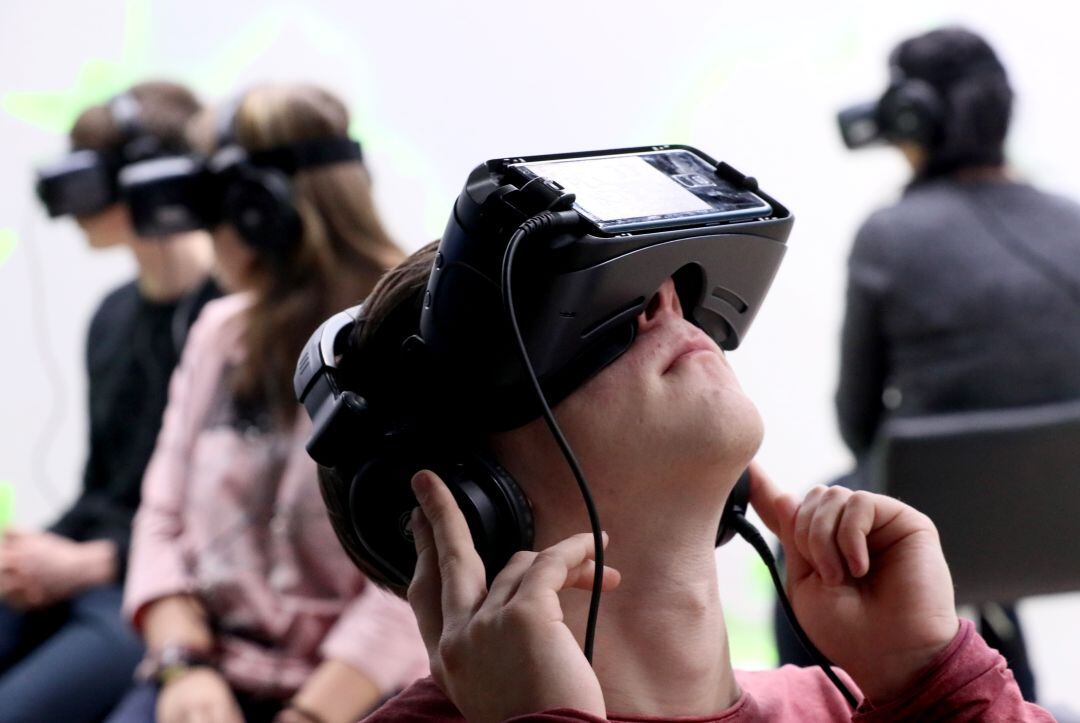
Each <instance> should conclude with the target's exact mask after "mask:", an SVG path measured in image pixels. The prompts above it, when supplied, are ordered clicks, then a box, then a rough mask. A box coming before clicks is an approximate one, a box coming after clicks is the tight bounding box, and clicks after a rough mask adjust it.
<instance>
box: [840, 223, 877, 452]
mask: <svg viewBox="0 0 1080 723" xmlns="http://www.w3.org/2000/svg"><path fill="white" fill-rule="evenodd" d="M882 233H883V230H882V229H881V228H880V224H877V223H874V222H873V221H872V220H871V221H868V222H867V223H866V224H865V225H864V226H863V227H862V229H860V230H859V233H858V235H857V236H856V239H855V245H854V247H853V248H852V252H851V257H850V259H849V260H848V282H847V283H848V286H847V302H846V306H845V309H844V324H843V328H842V330H841V333H840V380H839V385H838V387H837V391H836V414H837V419H838V421H839V424H840V436H841V437H843V439H844V443H845V444H846V445H847V446H848V448H849V449H850V450H851V451H852V453H853V454H855V456H856V457H859V456H861V455H862V454H863V453H864V452H866V451H867V450H868V449H869V448H870V445H871V444H872V442H873V440H874V435H875V434H877V431H878V426H879V425H880V423H881V418H882V415H883V413H884V411H885V410H884V405H883V404H882V398H881V397H882V392H883V391H884V388H885V383H886V379H887V377H888V350H887V345H886V338H885V334H884V327H883V325H884V321H883V319H882V312H881V305H882V296H883V294H884V291H885V287H886V285H887V283H888V280H887V269H885V268H884V262H883V260H882V258H881V255H880V254H879V253H878V252H877V247H878V246H879V245H881V244H882V243H883V241H882V239H881V238H880V235H881V234H882Z"/></svg>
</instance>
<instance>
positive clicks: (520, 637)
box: [409, 471, 619, 723]
mask: <svg viewBox="0 0 1080 723" xmlns="http://www.w3.org/2000/svg"><path fill="white" fill-rule="evenodd" d="M413 491H414V492H415V493H416V497H417V499H418V500H419V501H420V509H417V510H415V511H414V513H413V517H412V531H413V536H414V539H415V542H416V551H417V556H418V559H417V563H416V573H415V574H414V575H413V580H412V584H411V585H410V586H409V602H410V604H411V605H412V607H413V610H414V611H415V612H416V618H417V622H418V623H419V625H420V633H421V635H422V636H423V638H424V643H425V644H426V645H427V650H428V657H429V659H430V662H431V674H432V677H433V678H434V680H435V682H436V683H437V684H438V685H439V687H440V688H441V689H442V690H443V692H444V693H446V695H447V696H448V697H449V698H450V700H451V701H453V703H454V705H456V706H457V708H458V710H460V711H461V713H462V714H463V715H464V716H465V718H466V719H467V720H469V721H470V722H471V723H487V722H489V721H491V722H494V721H502V720H505V719H507V718H510V717H513V716H515V715H521V714H525V713H533V712H539V711H543V710H549V709H552V708H574V709H576V710H582V711H587V712H589V713H592V714H594V715H596V716H599V717H601V718H603V717H605V707H604V696H603V693H602V691H601V689H600V683H599V681H598V680H597V679H596V674H595V673H594V672H593V670H592V668H591V667H590V666H589V662H588V661H587V660H586V659H585V655H584V653H583V652H582V650H581V648H580V646H579V645H578V642H577V640H576V639H575V638H574V635H573V633H572V632H571V631H570V628H568V627H567V626H566V624H565V623H564V622H563V612H562V607H561V605H560V603H559V596H558V593H559V591H560V590H563V589H566V588H571V587H574V588H580V589H584V590H589V589H592V578H593V571H594V569H595V567H594V564H593V552H594V549H593V540H592V535H591V534H579V535H574V536H573V537H569V538H567V539H565V540H563V541H561V542H559V543H558V544H556V545H553V546H551V547H549V548H548V549H546V550H544V551H542V552H539V553H537V552H518V553H517V554H515V555H514V556H513V557H512V558H511V559H510V562H509V563H507V565H506V567H505V568H503V570H502V571H501V572H500V573H499V574H498V576H496V578H495V579H494V581H493V582H492V585H491V589H490V590H488V589H487V585H486V582H485V580H486V577H485V574H484V564H483V562H482V561H481V559H480V556H479V555H478V554H477V553H476V549H475V548H474V546H473V540H472V536H471V534H470V533H469V526H468V524H467V523H466V522H465V517H464V516H463V515H462V514H461V510H460V509H458V506H457V504H456V503H455V502H454V498H453V496H452V495H451V494H450V490H448V489H447V488H446V485H445V484H443V482H442V480H440V479H439V478H438V477H437V476H436V475H435V474H433V473H431V472H426V471H425V472H420V473H418V474H417V475H416V476H415V477H414V478H413ZM606 541H607V538H606V536H605V544H606ZM618 583H619V573H618V572H616V571H615V570H614V569H611V568H605V570H604V589H605V590H609V589H612V588H614V587H616V586H617V585H618ZM493 691H498V694H497V695H495V694H493Z"/></svg>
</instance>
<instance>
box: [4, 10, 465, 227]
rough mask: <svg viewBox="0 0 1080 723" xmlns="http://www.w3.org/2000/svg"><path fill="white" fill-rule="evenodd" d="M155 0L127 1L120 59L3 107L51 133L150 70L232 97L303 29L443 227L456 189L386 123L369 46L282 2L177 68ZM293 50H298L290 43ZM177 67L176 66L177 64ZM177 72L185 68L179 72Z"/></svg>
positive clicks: (89, 64)
mask: <svg viewBox="0 0 1080 723" xmlns="http://www.w3.org/2000/svg"><path fill="white" fill-rule="evenodd" d="M154 30H155V28H154V23H153V17H152V13H151V0H127V3H126V5H125V11H124V28H123V41H122V50H121V54H120V58H119V59H107V58H91V59H89V60H86V61H85V62H83V63H82V65H81V66H80V67H79V68H78V70H77V71H76V74H75V81H74V82H73V84H72V85H70V86H69V87H67V88H64V89H61V90H33V91H26V90H18V91H10V92H7V93H4V94H3V95H0V111H2V112H4V113H6V114H8V115H10V116H12V117H14V118H16V119H18V120H21V121H23V122H25V123H28V124H30V125H33V126H35V127H37V128H41V129H42V130H45V131H47V132H50V133H54V134H58V135H60V134H64V133H67V131H68V130H69V129H70V128H71V125H72V124H73V123H74V122H75V119H76V118H77V117H78V115H79V113H80V112H81V111H82V110H83V109H84V108H86V107H87V106H90V105H94V104H96V103H101V102H103V101H105V100H106V99H108V98H109V97H111V96H113V95H115V94H117V93H119V92H121V91H122V90H124V89H125V88H127V87H129V86H131V85H132V84H134V83H136V82H138V81H139V80H140V79H143V78H146V77H148V76H150V75H154V74H160V73H162V72H165V74H169V75H177V76H179V77H181V78H182V79H184V80H186V81H187V82H189V83H190V84H191V85H192V86H193V87H195V88H197V89H198V90H199V91H200V92H202V93H207V94H209V95H210V96H212V97H216V98H221V97H227V96H228V94H229V93H232V92H235V91H236V89H237V87H238V86H239V84H240V80H241V78H243V77H244V75H245V74H246V73H247V71H248V70H249V69H251V68H253V67H254V66H255V65H256V64H257V63H258V62H259V60H260V59H261V58H262V57H263V56H265V55H267V54H268V53H270V52H272V51H273V49H274V47H275V46H276V45H277V44H278V43H279V42H280V41H281V39H282V36H283V35H284V34H285V33H287V32H288V33H291V34H294V35H295V34H297V33H298V34H299V35H300V36H301V37H302V38H303V41H304V44H305V45H307V46H308V53H310V55H311V56H326V57H330V58H332V59H333V61H334V62H335V63H336V64H344V65H345V66H346V67H347V68H348V71H349V72H348V77H349V78H351V79H352V82H351V86H350V87H347V88H344V89H343V90H344V91H345V95H346V97H347V98H348V99H349V100H351V101H353V102H354V103H357V104H358V106H357V107H356V108H354V109H353V110H352V117H353V122H352V124H351V126H350V133H351V134H352V135H353V136H355V137H359V138H360V139H361V140H362V141H363V142H364V145H365V146H366V147H367V148H369V149H371V150H372V151H374V155H379V156H382V157H385V158H387V160H388V163H389V165H390V166H391V167H393V168H394V169H395V172H397V173H399V174H401V175H403V176H404V177H406V178H408V179H409V180H410V181H411V182H412V184H413V187H414V188H416V189H417V190H418V191H419V193H420V195H421V198H422V201H421V203H422V204H423V219H424V227H425V231H426V233H427V234H428V236H429V237H430V238H435V237H436V236H438V235H439V233H441V232H442V227H443V225H444V224H445V221H446V210H447V209H448V208H449V207H450V205H451V203H452V201H453V194H452V193H450V192H448V191H447V190H445V189H443V188H441V187H440V186H439V184H438V182H437V180H436V179H437V178H438V175H437V173H436V170H435V167H434V165H433V164H432V163H431V162H430V161H429V160H428V159H427V158H426V157H425V155H424V154H423V153H421V152H420V151H419V150H418V149H417V148H416V146H415V144H414V143H412V142H411V141H410V139H408V138H406V137H404V136H402V135H401V134H400V133H398V132H396V131H395V130H394V129H393V128H392V127H390V126H388V125H386V124H384V123H382V122H381V121H380V118H379V115H378V112H377V108H378V105H379V104H378V102H377V101H378V99H377V98H376V97H375V88H376V84H375V82H374V77H375V73H374V70H373V65H372V63H371V61H370V60H369V59H368V58H367V57H366V56H365V55H364V52H363V47H362V46H359V45H358V44H357V43H356V39H355V38H352V37H349V36H348V35H347V33H346V32H345V29H344V26H343V25H342V24H341V23H337V22H335V21H334V19H333V18H330V17H326V16H325V15H324V14H320V13H319V12H318V11H316V10H313V9H311V8H308V7H305V6H304V5H301V4H299V3H282V4H275V5H273V6H270V7H267V8H265V9H263V10H262V11H260V12H259V13H257V14H255V15H254V16H253V17H252V18H251V19H250V20H249V21H248V22H247V23H246V24H245V25H243V26H241V27H239V28H237V29H236V30H235V31H234V32H233V33H232V34H231V35H230V37H229V39H228V40H227V41H225V42H224V43H223V44H222V46H221V47H220V48H219V49H217V50H216V52H211V53H209V54H208V57H207V59H206V60H204V61H202V62H196V63H194V64H185V65H184V66H183V67H180V68H175V70H174V68H173V67H171V66H170V65H169V64H167V63H166V62H163V61H162V59H160V58H156V57H155V56H154V54H153V52H152V50H153V44H152V42H151V40H152V38H153V34H154V32H153V31H154ZM290 52H293V53H295V51H294V50H292V49H290ZM173 65H175V64H173ZM175 71H179V72H175Z"/></svg>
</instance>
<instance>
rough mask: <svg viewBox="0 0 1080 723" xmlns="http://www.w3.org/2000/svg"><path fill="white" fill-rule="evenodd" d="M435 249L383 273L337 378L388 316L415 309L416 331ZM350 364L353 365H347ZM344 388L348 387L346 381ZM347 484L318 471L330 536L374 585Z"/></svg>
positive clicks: (396, 343) (394, 343)
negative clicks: (361, 554) (362, 555)
mask: <svg viewBox="0 0 1080 723" xmlns="http://www.w3.org/2000/svg"><path fill="white" fill-rule="evenodd" d="M438 248H439V242H438V241H433V242H432V243H430V244H428V245H426V246H424V247H423V248H421V249H420V250H418V251H416V252H415V253H413V254H412V255H411V256H409V257H408V258H407V259H405V260H404V261H402V262H401V263H400V264H398V265H397V266H395V267H394V268H392V269H390V270H389V271H387V272H386V273H385V274H383V276H382V278H381V279H379V282H378V283H377V284H376V285H375V288H374V289H373V290H372V291H371V294H370V295H369V296H368V297H367V299H366V300H365V301H364V319H365V322H364V323H363V324H358V325H357V326H356V328H355V329H354V330H353V335H352V337H351V338H350V339H349V351H348V352H347V354H346V357H345V358H344V359H343V360H342V367H341V374H342V376H343V377H345V378H346V380H348V377H349V375H350V372H354V370H355V368H356V366H357V365H356V364H355V360H356V359H357V358H359V357H362V356H364V354H365V353H372V352H371V348H370V347H371V346H372V342H373V339H374V337H376V336H377V335H378V332H379V329H380V328H381V327H382V324H383V322H384V321H386V320H387V319H388V318H389V317H390V316H391V315H392V314H395V312H400V311H408V309H409V308H415V309H416V310H417V314H416V327H417V328H419V325H420V318H419V303H418V301H419V299H420V298H421V297H422V295H423V293H424V288H425V287H426V286H427V281H428V275H429V274H430V273H431V265H432V263H433V262H434V260H435V252H436V250H437V249H438ZM388 333H392V332H391V331H390V330H389V329H388V330H386V331H385V332H384V334H388ZM397 333H399V334H400V333H401V331H400V330H398V331H397ZM404 341H405V336H404V334H402V335H401V338H398V339H382V338H380V339H379V340H378V343H379V346H380V347H381V348H396V347H400V346H401V344H402V343H403V342H404ZM350 361H352V362H353V363H350ZM417 381H418V380H417ZM380 383H381V382H380ZM346 386H350V384H349V383H348V381H347V382H346ZM351 482H352V480H346V479H342V478H341V477H340V476H339V475H338V474H337V472H336V471H335V470H333V469H330V468H327V467H320V468H319V489H320V491H321V492H322V496H323V500H324V501H325V503H326V509H327V512H328V513H329V517H330V523H331V525H332V526H333V528H334V532H335V533H336V534H337V536H338V539H339V540H341V543H342V546H343V547H344V548H345V550H346V552H348V553H349V556H350V557H351V558H352V561H353V563H354V564H355V565H356V566H357V567H359V568H360V570H361V571H363V572H364V574H365V575H367V576H369V577H371V578H372V579H373V580H376V581H378V580H379V579H380V575H378V573H377V571H375V570H374V569H372V568H371V566H370V565H369V564H368V563H367V562H366V561H365V560H363V559H362V558H360V557H358V556H356V555H355V554H354V551H356V550H359V549H361V547H362V546H361V544H360V541H359V540H358V539H357V537H356V531H355V530H354V528H353V521H352V511H351V510H350V508H349V485H350V484H351ZM391 592H393V593H395V594H397V595H399V596H402V597H404V594H405V591H404V590H402V589H393V588H391Z"/></svg>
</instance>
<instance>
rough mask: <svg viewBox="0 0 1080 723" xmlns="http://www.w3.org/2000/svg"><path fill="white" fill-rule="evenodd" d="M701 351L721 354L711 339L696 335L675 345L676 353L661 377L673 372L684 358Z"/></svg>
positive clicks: (671, 357)
mask: <svg viewBox="0 0 1080 723" xmlns="http://www.w3.org/2000/svg"><path fill="white" fill-rule="evenodd" d="M699 351H707V352H712V353H713V354H717V353H719V350H718V349H717V347H716V344H714V343H713V342H712V340H711V339H710V338H709V337H707V336H705V335H704V334H695V335H693V336H691V337H689V338H687V339H684V340H682V341H681V342H679V343H678V344H675V345H674V353H673V354H672V356H670V357H669V358H668V361H667V364H666V365H665V366H664V371H662V372H661V375H663V374H667V373H668V372H669V371H671V368H672V367H674V366H675V365H676V364H678V363H679V361H680V360H681V359H682V358H683V357H686V356H689V355H690V354H695V353H697V352H699Z"/></svg>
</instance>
